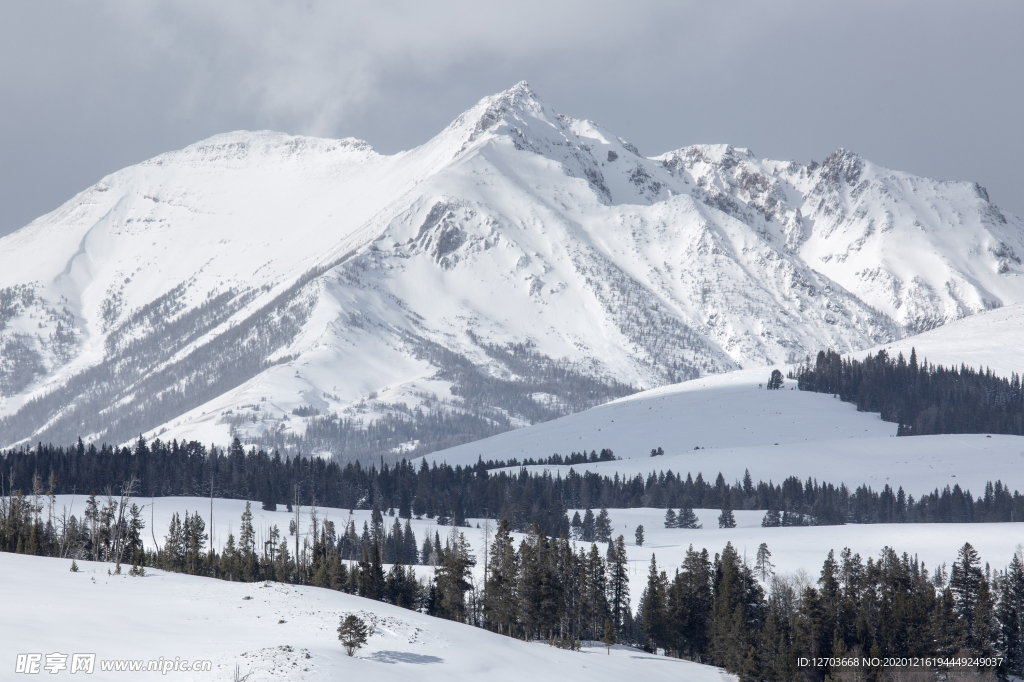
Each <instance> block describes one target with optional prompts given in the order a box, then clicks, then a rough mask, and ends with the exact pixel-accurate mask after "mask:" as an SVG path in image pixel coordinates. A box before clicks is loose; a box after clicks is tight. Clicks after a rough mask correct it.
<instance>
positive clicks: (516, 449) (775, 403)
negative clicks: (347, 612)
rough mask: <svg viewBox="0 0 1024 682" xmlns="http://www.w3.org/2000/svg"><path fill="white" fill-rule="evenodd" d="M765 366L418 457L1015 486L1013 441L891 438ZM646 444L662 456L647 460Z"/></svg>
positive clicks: (1021, 446)
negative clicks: (607, 452) (568, 459)
mask: <svg viewBox="0 0 1024 682" xmlns="http://www.w3.org/2000/svg"><path fill="white" fill-rule="evenodd" d="M979 319H980V316H979ZM957 324H960V323H957ZM953 326H954V325H950V327H953ZM939 331H940V330H937V331H936V333H939ZM769 372H770V369H755V370H742V371H738V372H730V373H728V374H723V375H719V376H713V377H706V378H703V379H699V380H695V381H688V382H685V383H683V384H678V385H673V386H664V387H661V388H658V389H653V390H650V391H644V392H643V393H637V394H635V395H632V396H629V397H628V398H623V399H620V400H616V401H614V402H611V403H608V404H606V405H601V406H600V407H595V408H593V409H590V410H586V411H584V412H580V413H577V414H573V415H569V416H566V417H562V418H560V419H556V420H553V421H549V422H545V423H543V424H535V425H533V426H530V427H527V428H523V429H518V430H515V431H511V432H508V433H502V434H499V435H497V436H493V437H491V438H487V439H485V440H480V441H476V442H473V443H467V444H464V445H460V446H457V447H454V448H449V449H446V450H441V451H438V452H435V453H432V454H430V455H427V456H426V457H427V459H428V460H429V461H438V462H448V463H449V464H451V465H453V466H454V465H456V464H462V465H467V464H473V463H475V462H476V461H477V459H479V458H483V459H484V460H485V461H486V460H489V459H493V460H503V461H509V460H511V459H517V460H519V461H522V460H525V459H528V458H532V459H535V460H536V459H540V458H546V457H549V456H551V455H552V454H555V453H558V454H561V455H563V456H564V455H568V454H569V453H571V452H581V451H586V452H590V451H592V450H598V451H600V450H601V449H603V448H611V449H612V451H613V452H614V453H615V455H616V456H617V457H620V458H621V459H620V460H617V461H610V462H597V463H592V464H577V465H574V466H572V467H569V466H566V465H563V466H548V465H544V466H533V467H529V468H530V469H532V470H541V469H545V470H550V471H551V472H552V473H554V472H560V473H561V474H562V475H565V474H566V473H568V471H569V469H570V468H574V469H576V470H577V471H584V470H586V471H594V472H597V473H600V474H603V475H607V476H612V475H614V474H616V473H618V474H624V475H628V476H630V477H632V476H635V475H636V474H643V475H645V476H646V475H647V474H649V473H651V472H654V473H657V472H659V471H662V472H663V471H670V470H671V471H674V472H676V473H681V474H683V475H685V474H686V473H690V474H692V475H693V476H696V475H697V474H698V473H701V474H703V476H704V478H705V479H707V480H713V479H714V477H715V476H717V475H718V473H722V474H723V475H724V476H725V478H726V480H727V481H729V482H732V481H738V480H741V479H742V478H743V475H744V472H745V471H747V470H749V471H750V475H751V476H752V477H753V479H754V481H758V480H764V481H768V480H772V481H774V482H775V483H779V482H781V481H782V480H784V479H785V478H787V477H789V476H797V477H799V478H800V479H801V480H805V479H807V478H808V477H811V478H814V479H816V480H818V481H821V482H829V483H833V484H836V485H838V484H840V483H846V484H847V485H848V486H850V487H853V488H856V487H857V486H859V485H862V484H867V485H870V486H871V487H872V488H874V489H876V490H880V489H881V488H882V487H884V486H885V485H886V484H888V485H890V486H892V487H893V489H896V488H898V487H903V488H904V489H905V490H906V491H907V492H908V493H910V494H913V495H914V496H920V495H921V494H922V493H928V492H931V491H932V490H934V489H935V488H939V489H942V488H944V487H945V486H946V485H949V486H953V485H955V484H957V483H959V484H960V486H961V487H962V488H964V489H968V488H969V489H971V490H972V491H975V492H977V491H980V490H982V489H983V488H984V486H985V483H986V482H987V481H996V480H1002V481H1003V482H1004V483H1006V484H1008V485H1009V486H1011V488H1016V489H1024V477H1022V476H1021V465H1022V464H1024V437H1021V436H1003V435H994V436H989V435H985V434H958V435H943V436H914V437H910V438H897V437H896V424H892V423H889V422H883V421H882V420H881V419H880V418H879V415H878V414H872V413H867V412H858V411H857V408H856V407H855V406H854V405H851V404H849V403H844V402H841V401H839V400H836V399H834V398H833V397H832V396H830V395H823V394H820V393H807V392H803V391H796V390H789V389H790V388H792V387H793V384H794V383H795V382H788V385H786V386H784V389H783V390H780V391H768V390H765V389H764V388H763V386H764V384H765V383H766V381H767V379H768V375H769ZM655 448H662V449H663V450H664V452H665V454H664V455H663V456H659V457H651V456H650V452H651V450H652V449H655ZM698 448H699V449H698Z"/></svg>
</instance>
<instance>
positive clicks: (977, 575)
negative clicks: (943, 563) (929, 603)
mask: <svg viewBox="0 0 1024 682" xmlns="http://www.w3.org/2000/svg"><path fill="white" fill-rule="evenodd" d="M980 563H981V561H980V559H979V558H978V552H977V550H975V549H974V547H972V546H971V543H969V542H965V543H964V546H963V547H961V548H960V551H959V552H958V553H957V560H956V562H955V563H954V564H953V570H952V571H951V573H950V577H949V588H950V590H951V591H952V593H953V601H954V612H955V613H956V616H957V618H958V619H959V620H960V622H961V623H962V628H963V630H962V640H961V645H962V646H963V647H964V648H966V649H967V650H968V651H969V652H971V653H980V652H981V650H982V647H983V646H984V643H983V642H980V641H978V635H979V634H981V631H982V630H984V624H979V623H978V622H976V621H977V618H978V616H979V607H981V608H982V609H984V608H985V607H986V606H987V605H986V604H982V599H983V598H986V599H987V597H988V585H987V583H986V584H985V586H984V589H983V588H982V583H985V575H984V574H983V573H982V572H981V568H980Z"/></svg>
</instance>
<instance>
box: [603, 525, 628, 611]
mask: <svg viewBox="0 0 1024 682" xmlns="http://www.w3.org/2000/svg"><path fill="white" fill-rule="evenodd" d="M608 607H609V609H610V610H611V615H612V625H614V626H615V629H616V631H622V628H623V626H624V624H625V620H626V613H628V612H629V559H628V558H627V556H626V539H625V538H624V537H622V536H621V535H620V536H619V537H618V538H616V540H615V542H610V543H608Z"/></svg>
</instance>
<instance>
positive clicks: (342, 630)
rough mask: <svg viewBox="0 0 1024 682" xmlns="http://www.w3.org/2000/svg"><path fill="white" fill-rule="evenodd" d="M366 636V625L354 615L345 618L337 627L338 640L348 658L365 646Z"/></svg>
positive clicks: (367, 632)
mask: <svg viewBox="0 0 1024 682" xmlns="http://www.w3.org/2000/svg"><path fill="white" fill-rule="evenodd" d="M368 634H369V631H368V628H367V627H366V623H364V622H363V621H362V620H361V619H360V618H358V617H357V616H355V615H354V614H349V615H348V616H346V617H345V618H344V619H342V620H341V624H340V625H338V639H339V640H341V645H342V646H343V647H345V653H347V654H348V655H349V656H352V655H354V654H355V652H356V649H358V648H360V647H361V646H363V645H364V644H366V639H367V635H368Z"/></svg>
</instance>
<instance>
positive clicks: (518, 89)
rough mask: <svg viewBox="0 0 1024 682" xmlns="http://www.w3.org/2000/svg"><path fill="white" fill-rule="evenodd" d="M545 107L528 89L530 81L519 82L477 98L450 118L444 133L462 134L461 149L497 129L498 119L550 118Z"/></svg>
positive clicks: (506, 120) (499, 121) (551, 114)
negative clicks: (469, 107)
mask: <svg viewBox="0 0 1024 682" xmlns="http://www.w3.org/2000/svg"><path fill="white" fill-rule="evenodd" d="M545 109H546V107H545V106H544V104H543V103H542V102H541V101H540V99H539V98H538V97H537V94H536V93H535V92H534V91H533V89H531V88H530V84H529V83H527V82H526V81H519V82H518V83H516V84H515V85H513V86H512V87H511V88H509V89H508V90H504V91H502V92H499V93H497V94H494V95H489V96H487V97H484V98H483V99H481V100H480V101H479V102H477V103H476V104H475V105H474V106H473V107H472V108H471V109H469V110H468V111H466V112H464V113H462V114H460V115H459V117H458V118H456V119H455V120H454V121H452V122H451V124H450V125H449V126H448V128H447V129H446V132H456V133H457V134H458V135H459V136H460V137H462V138H463V147H462V149H463V150H465V148H466V146H468V145H469V144H470V143H471V142H473V141H474V140H476V139H477V138H479V137H480V136H481V135H483V134H484V133H486V132H487V131H489V130H492V129H494V128H497V127H498V126H499V125H500V124H501V123H502V122H510V119H513V120H514V119H519V120H521V119H522V118H524V117H534V118H542V119H549V118H550V119H553V118H554V116H555V115H554V114H553V112H551V113H550V115H549V112H546V111H545Z"/></svg>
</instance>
